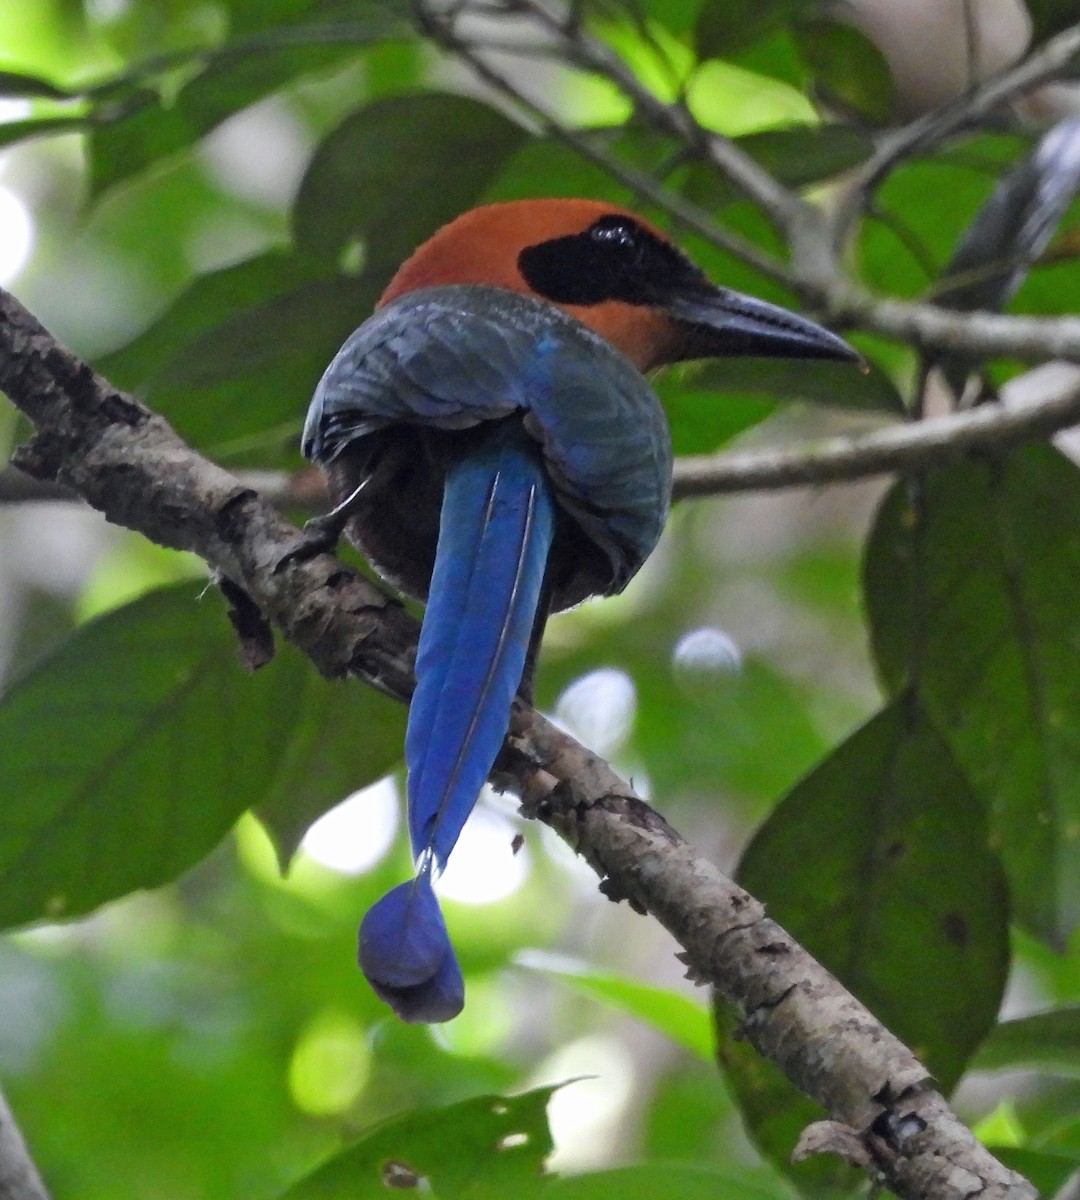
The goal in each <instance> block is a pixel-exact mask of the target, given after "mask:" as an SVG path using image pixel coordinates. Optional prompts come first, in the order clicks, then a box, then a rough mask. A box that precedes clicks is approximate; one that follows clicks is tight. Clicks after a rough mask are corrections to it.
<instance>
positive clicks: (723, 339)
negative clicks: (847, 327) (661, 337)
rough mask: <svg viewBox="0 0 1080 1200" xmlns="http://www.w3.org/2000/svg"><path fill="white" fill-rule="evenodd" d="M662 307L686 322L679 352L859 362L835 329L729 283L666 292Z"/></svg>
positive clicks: (700, 355) (696, 355)
mask: <svg viewBox="0 0 1080 1200" xmlns="http://www.w3.org/2000/svg"><path fill="white" fill-rule="evenodd" d="M663 307H664V309H665V311H666V312H667V313H668V314H669V315H670V316H672V317H674V318H675V319H676V320H677V321H679V322H680V323H682V324H684V325H686V326H687V341H686V347H685V350H684V351H683V353H682V354H680V357H681V358H684V359H689V358H706V357H709V358H711V357H716V356H721V355H723V356H727V355H746V356H748V357H757V358H832V359H841V360H844V361H847V362H854V363H862V361H863V358H862V355H860V354H859V352H858V351H857V350H855V349H853V348H852V347H851V346H849V345H848V344H847V342H845V341H844V339H843V338H841V337H837V335H836V334H835V333H830V331H829V330H828V329H825V328H824V327H823V326H821V325H818V324H816V323H815V322H813V321H808V320H807V319H806V318H805V317H800V316H798V315H797V314H795V313H793V312H790V311H789V310H788V309H786V308H781V307H780V305H778V304H770V303H768V301H766V300H758V299H756V298H755V297H753V296H747V295H744V294H743V293H742V292H733V291H731V290H730V289H729V288H720V287H718V288H708V289H706V288H700V289H699V288H695V289H693V291H687V292H684V293H680V294H676V295H675V296H672V297H668V298H667V299H666V300H665V303H664V306H663Z"/></svg>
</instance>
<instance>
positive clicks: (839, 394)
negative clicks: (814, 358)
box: [684, 358, 904, 416]
mask: <svg viewBox="0 0 1080 1200" xmlns="http://www.w3.org/2000/svg"><path fill="white" fill-rule="evenodd" d="M684 386H686V387H688V388H692V389H693V390H694V391H716V392H720V393H724V394H727V393H735V394H737V395H738V394H743V395H747V394H748V395H752V396H762V397H770V398H772V399H775V400H780V401H791V400H808V401H810V402H811V403H813V404H826V405H830V406H834V407H838V408H853V409H857V410H862V411H866V410H870V411H877V412H888V413H895V414H896V415H898V416H900V415H902V414H903V412H904V402H903V400H902V399H901V397H900V393H899V392H898V391H897V390H896V386H895V384H894V383H893V382H892V380H891V379H890V378H889V377H888V375H886V374H885V372H884V371H882V370H880V369H879V368H877V367H871V368H870V370H869V371H867V372H866V373H865V374H863V372H861V371H859V370H856V369H855V368H854V367H853V366H852V365H851V363H836V362H797V361H795V360H794V359H782V358H717V359H712V360H710V361H709V362H707V363H703V364H702V365H701V367H700V368H696V369H695V370H694V371H693V372H691V373H688V374H687V376H686V378H685V380H684Z"/></svg>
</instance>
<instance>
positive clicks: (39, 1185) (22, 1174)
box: [0, 1092, 49, 1200]
mask: <svg viewBox="0 0 1080 1200" xmlns="http://www.w3.org/2000/svg"><path fill="white" fill-rule="evenodd" d="M0 1200H49V1193H48V1192H47V1191H46V1190H45V1184H44V1183H43V1182H42V1179H41V1176H40V1175H39V1174H38V1170H37V1167H35V1166H34V1160H33V1159H32V1158H31V1157H30V1151H29V1150H28V1149H27V1148H26V1142H25V1141H24V1140H23V1136H22V1133H21V1132H20V1131H19V1126H18V1125H17V1124H16V1123H15V1117H14V1116H13V1115H12V1112H11V1109H10V1107H9V1106H8V1102H7V1100H6V1099H5V1097H4V1095H3V1093H2V1092H0Z"/></svg>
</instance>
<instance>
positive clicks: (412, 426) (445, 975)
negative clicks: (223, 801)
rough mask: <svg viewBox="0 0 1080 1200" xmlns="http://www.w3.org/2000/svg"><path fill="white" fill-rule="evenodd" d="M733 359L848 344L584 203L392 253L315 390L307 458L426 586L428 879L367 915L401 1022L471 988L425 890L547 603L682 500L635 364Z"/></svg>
mask: <svg viewBox="0 0 1080 1200" xmlns="http://www.w3.org/2000/svg"><path fill="white" fill-rule="evenodd" d="M720 355H770V356H772V355H780V356H785V357H805V358H832V359H853V360H854V359H857V357H858V356H857V355H856V353H855V352H854V351H853V350H852V349H851V348H850V347H849V346H848V345H847V344H846V343H845V342H843V341H842V340H841V339H840V338H838V337H836V336H835V335H834V334H832V333H829V332H828V331H827V330H825V329H822V328H821V327H820V326H818V325H815V324H813V323H812V322H810V321H807V320H804V319H803V318H802V317H798V316H795V315H794V314H793V313H790V312H788V311H786V310H785V309H782V308H778V307H776V306H775V305H772V304H767V303H765V302H763V301H761V300H756V299H753V298H752V297H749V296H744V295H741V294H739V293H738V292H733V291H729V290H727V289H724V288H720V287H716V286H714V285H713V284H712V283H710V282H709V280H708V279H707V278H706V276H705V274H704V273H703V272H702V271H701V270H699V269H698V268H697V267H696V266H694V264H693V263H692V262H691V261H690V260H689V259H688V258H687V257H686V256H685V255H684V254H683V253H682V252H681V251H680V250H678V249H677V248H676V247H675V245H674V244H673V243H672V242H671V241H670V240H669V239H668V238H667V237H666V236H665V235H664V234H663V233H662V232H661V231H660V230H659V229H657V228H655V227H654V226H652V225H650V224H649V223H648V222H646V221H644V220H642V219H641V218H639V217H636V216H634V215H633V214H632V213H629V212H626V211H623V210H621V209H618V208H613V207H611V206H610V205H607V204H602V203H597V202H594V201H589V200H523V201H515V202H511V203H506V204H493V205H489V206H486V207H483V208H477V209H474V210H472V211H470V212H467V213H465V214H464V215H463V216H461V217H458V218H457V219H456V220H454V221H452V222H451V223H450V224H448V225H446V226H444V227H443V228H442V229H440V230H439V231H438V232H437V233H436V234H435V235H434V236H433V237H432V238H431V239H430V240H429V241H427V242H425V243H424V244H423V245H422V246H421V247H420V248H419V249H418V250H417V251H416V252H415V254H413V256H412V257H411V258H410V259H408V261H407V262H405V264H404V265H403V266H402V267H401V268H400V269H399V270H398V272H397V274H396V275H395V276H394V278H393V279H392V280H391V282H390V285H389V287H388V288H387V289H386V291H385V293H384V294H383V296H382V298H381V300H380V301H379V304H378V306H377V309H376V312H375V315H374V316H372V317H371V318H370V319H369V320H368V321H366V322H365V323H364V324H363V325H361V326H360V328H359V329H357V330H356V331H355V333H353V334H352V336H351V337H350V338H349V339H348V341H346V343H345V345H344V346H343V347H342V348H341V350H340V351H339V352H338V354H337V356H336V357H335V358H334V360H333V362H332V363H331V364H330V366H329V368H328V369H327V371H326V373H325V375H324V376H323V378H322V381H321V382H320V384H319V386H318V389H317V391H316V392H315V397H314V399H313V400H312V403H311V408H310V411H309V412H308V417H307V422H306V425H305V428H304V438H303V449H304V453H305V454H307V455H308V456H309V457H311V458H312V459H314V460H315V461H316V462H318V463H320V464H321V465H322V466H323V468H324V469H325V471H326V474H327V477H328V480H329V483H330V489H331V493H332V495H333V497H334V499H335V501H336V502H337V508H336V509H335V510H334V512H333V513H332V514H330V525H331V526H333V525H336V527H337V528H338V529H340V528H341V527H342V526H344V529H345V531H346V533H347V534H348V536H349V538H350V540H351V541H352V542H353V543H354V544H355V545H356V546H357V547H358V548H359V550H360V551H361V552H362V553H363V554H364V555H365V556H366V557H367V559H368V560H369V561H370V562H371V564H372V565H373V566H374V567H375V569H376V570H377V571H378V572H379V573H380V575H382V576H383V578H384V579H386V580H387V581H388V582H390V583H391V584H392V585H393V586H394V587H396V588H398V589H399V590H400V591H402V592H404V593H405V594H407V595H409V596H412V597H415V598H417V599H419V600H423V601H426V610H425V613H424V621H423V628H422V631H421V634H420V642H419V648H418V651H417V659H416V691H415V693H414V695H413V698H412V704H411V706H410V709H409V721H408V730H407V733H406V738H405V761H406V765H407V768H408V782H407V794H408V823H409V834H410V838H411V843H412V850H413V854H414V856H415V861H416V873H415V876H414V878H412V879H410V880H409V881H407V882H405V883H402V884H400V885H399V886H398V887H396V888H394V889H393V890H392V891H391V892H390V893H388V894H387V895H386V896H384V897H383V899H382V900H380V901H379V902H378V903H377V904H376V905H375V906H374V907H373V908H372V909H371V910H370V911H369V912H368V913H367V915H366V916H365V918H364V920H363V923H362V925H361V927H360V942H359V959H360V965H361V968H362V969H363V971H364V974H365V975H366V976H367V978H368V980H369V981H370V983H371V985H372V987H373V988H374V990H375V991H376V993H377V994H378V995H379V996H380V997H381V998H382V999H383V1000H384V1001H386V1003H388V1004H389V1005H390V1006H391V1007H392V1008H393V1009H394V1011H395V1012H396V1013H397V1014H398V1015H399V1016H400V1017H402V1018H403V1019H405V1020H407V1021H419V1022H430V1021H444V1020H448V1019H449V1018H451V1017H453V1016H454V1015H455V1014H456V1013H458V1012H459V1011H460V1009H461V1007H462V1004H463V1002H464V987H463V984H462V977H461V970H460V968H459V966H458V962H457V959H456V957H455V955H454V951H453V948H452V946H451V945H450V940H449V937H448V935H447V931H446V925H445V923H444V921H443V917H442V914H441V912H440V910H439V905H438V901H437V900H436V898H435V895H434V892H433V891H432V879H433V877H434V876H435V875H436V874H437V873H438V872H439V871H440V870H441V869H442V868H443V866H444V865H445V863H446V860H447V858H448V856H449V854H450V852H451V850H453V848H454V844H455V843H456V842H457V839H458V835H459V834H460V833H461V829H462V827H463V825H464V824H465V820H466V818H467V817H468V815H469V813H470V811H471V810H472V808H473V805H474V804H475V802H476V798H477V795H478V793H479V791H480V789H481V787H482V786H483V784H484V781H485V780H486V779H487V777H488V773H489V772H490V770H491V767H492V763H493V762H494V760H495V757H496V755H497V753H498V751H499V748H500V746H501V745H502V742H503V738H504V737H505V734H506V730H507V726H508V723H509V715H510V706H511V703H512V701H513V699H514V696H515V694H516V693H518V692H519V691H520V692H521V693H522V694H523V695H526V696H527V695H528V694H529V692H530V690H531V675H532V665H533V660H534V658H535V655H536V651H537V647H538V644H539V641H540V637H541V634H542V632H543V628H544V623H545V621H546V619H547V617H548V615H549V613H552V612H557V611H559V610H561V609H565V608H568V607H569V606H571V605H573V604H577V603H578V602H579V601H581V600H584V599H585V598H586V597H588V596H593V595H612V594H614V593H616V592H619V591H621V590H622V589H623V588H624V587H625V586H626V584H627V583H628V582H629V580H630V579H631V578H632V577H633V575H634V574H635V572H636V571H637V570H638V568H639V567H640V566H641V564H642V563H643V562H644V561H645V559H646V558H647V557H648V555H649V553H650V552H651V551H652V549H653V547H654V546H655V545H656V542H657V539H658V538H659V536H660V532H661V530H662V528H663V526H664V522H665V519H666V517H667V513H668V505H669V501H670V497H671V440H670V435H669V432H668V427H667V422H666V420H665V417H664V414H663V411H662V409H661V407H660V403H659V401H658V400H657V398H656V396H655V394H654V392H653V390H652V388H651V387H650V386H649V384H648V382H647V381H646V379H645V373H646V372H648V371H651V370H653V369H654V368H656V367H661V366H664V365H665V364H667V363H674V362H681V361H684V360H686V359H693V358H705V357H711V356H720Z"/></svg>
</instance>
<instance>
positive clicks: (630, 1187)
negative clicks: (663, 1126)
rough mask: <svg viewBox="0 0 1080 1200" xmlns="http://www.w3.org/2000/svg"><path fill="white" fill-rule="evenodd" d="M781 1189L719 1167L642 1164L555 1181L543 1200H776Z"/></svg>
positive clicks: (546, 1191) (548, 1187) (547, 1189)
mask: <svg viewBox="0 0 1080 1200" xmlns="http://www.w3.org/2000/svg"><path fill="white" fill-rule="evenodd" d="M785 1195H786V1193H785V1191H784V1190H782V1189H781V1188H767V1187H763V1186H760V1185H757V1184H753V1183H748V1182H747V1181H746V1180H744V1179H742V1178H739V1177H738V1176H734V1177H733V1175H732V1173H731V1172H730V1171H727V1170H724V1169H722V1168H720V1167H712V1166H708V1167H702V1166H696V1165H692V1164H690V1163H681V1162H671V1163H643V1164H641V1165H640V1166H633V1167H615V1168H613V1169H612V1170H609V1171H594V1172H592V1173H591V1174H588V1175H572V1176H569V1177H566V1178H563V1179H557V1180H554V1181H553V1182H552V1183H550V1184H549V1185H548V1186H547V1188H545V1189H544V1192H543V1197H544V1200H613V1198H614V1197H618V1200H658V1197H661V1196H670V1197H673V1198H674V1200H717V1197H721V1196H722V1197H724V1200H779V1198H780V1197H783V1196H785Z"/></svg>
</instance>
